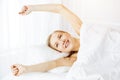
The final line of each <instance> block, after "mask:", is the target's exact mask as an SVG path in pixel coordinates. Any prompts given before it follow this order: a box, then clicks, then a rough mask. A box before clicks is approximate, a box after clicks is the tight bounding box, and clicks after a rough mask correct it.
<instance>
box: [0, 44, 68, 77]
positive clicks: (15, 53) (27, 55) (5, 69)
mask: <svg viewBox="0 0 120 80" xmlns="http://www.w3.org/2000/svg"><path fill="white" fill-rule="evenodd" d="M4 54H6V55H4V56H2V57H0V64H3V63H4V65H1V67H0V73H1V75H0V76H4V75H5V74H8V73H10V74H11V70H10V66H11V65H13V64H23V65H31V64H37V63H41V62H46V61H50V60H54V59H57V58H60V57H63V56H67V54H66V53H60V52H58V51H55V50H53V49H51V48H49V47H48V46H47V45H39V46H32V47H27V48H19V49H13V50H10V51H6V52H4ZM66 70H68V69H66V67H65V68H63V67H61V68H58V69H57V68H56V69H53V70H52V71H51V72H54V73H61V72H66Z"/></svg>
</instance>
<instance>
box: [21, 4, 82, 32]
mask: <svg viewBox="0 0 120 80" xmlns="http://www.w3.org/2000/svg"><path fill="white" fill-rule="evenodd" d="M32 11H47V12H53V13H58V14H61V15H62V16H63V17H64V18H65V19H66V20H67V21H68V22H69V23H70V24H71V25H72V27H73V29H74V30H75V32H76V33H77V34H80V28H81V25H82V21H81V20H80V19H79V17H78V16H77V15H75V14H74V13H73V12H71V11H70V10H69V9H67V8H66V7H65V6H64V5H62V4H40V5H28V6H24V7H23V9H22V11H21V12H20V13H19V14H22V15H27V14H29V13H30V12H32Z"/></svg>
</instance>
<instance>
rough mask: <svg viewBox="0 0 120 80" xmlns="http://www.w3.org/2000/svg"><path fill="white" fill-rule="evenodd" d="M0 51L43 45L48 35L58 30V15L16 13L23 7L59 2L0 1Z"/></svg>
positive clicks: (39, 0)
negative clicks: (23, 14) (22, 14)
mask: <svg viewBox="0 0 120 80" xmlns="http://www.w3.org/2000/svg"><path fill="white" fill-rule="evenodd" d="M0 2H1V3H0V10H1V13H0V51H2V50H6V49H11V48H18V47H23V46H32V45H40V44H42V43H45V40H46V38H47V37H48V34H49V33H50V32H51V31H52V30H54V29H58V28H59V26H60V22H61V20H60V19H61V18H60V16H59V15H58V14H53V13H48V12H33V13H31V14H29V15H27V16H21V15H19V14H18V12H19V11H20V10H21V8H22V7H23V6H24V5H29V4H48V3H61V0H52V1H50V0H20V1H19V0H13V2H11V1H10V0H1V1H0Z"/></svg>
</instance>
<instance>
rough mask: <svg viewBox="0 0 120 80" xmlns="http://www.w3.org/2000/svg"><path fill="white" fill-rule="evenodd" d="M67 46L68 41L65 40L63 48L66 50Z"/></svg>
mask: <svg viewBox="0 0 120 80" xmlns="http://www.w3.org/2000/svg"><path fill="white" fill-rule="evenodd" d="M68 45H69V40H65V42H64V46H65V48H67V47H68Z"/></svg>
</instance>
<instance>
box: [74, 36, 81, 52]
mask: <svg viewBox="0 0 120 80" xmlns="http://www.w3.org/2000/svg"><path fill="white" fill-rule="evenodd" d="M74 44H75V45H74V48H73V51H78V50H79V47H80V39H78V38H74Z"/></svg>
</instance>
